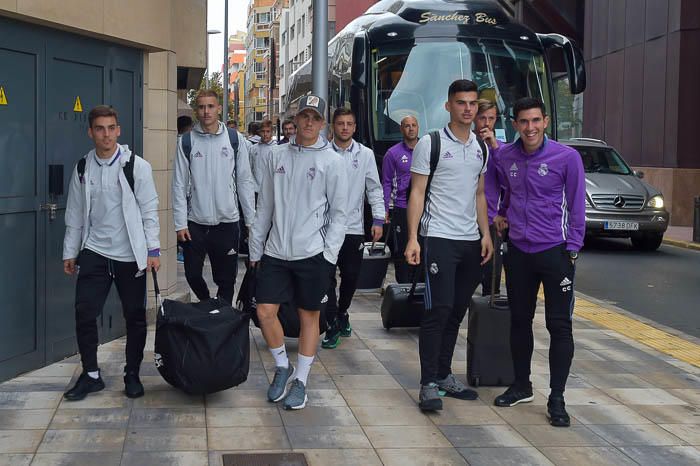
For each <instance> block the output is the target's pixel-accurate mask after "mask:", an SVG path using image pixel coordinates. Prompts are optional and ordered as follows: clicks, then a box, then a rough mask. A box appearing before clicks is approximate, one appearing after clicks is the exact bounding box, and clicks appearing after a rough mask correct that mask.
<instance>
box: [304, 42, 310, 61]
mask: <svg viewBox="0 0 700 466" xmlns="http://www.w3.org/2000/svg"><path fill="white" fill-rule="evenodd" d="M304 54H305V55H306V58H309V57H310V56H311V46H310V45H309V46H308V47H306V51H305V52H304Z"/></svg>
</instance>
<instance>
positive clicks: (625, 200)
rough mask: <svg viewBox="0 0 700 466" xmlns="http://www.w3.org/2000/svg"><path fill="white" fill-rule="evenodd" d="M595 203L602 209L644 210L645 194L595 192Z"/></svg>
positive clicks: (592, 197)
mask: <svg viewBox="0 0 700 466" xmlns="http://www.w3.org/2000/svg"><path fill="white" fill-rule="evenodd" d="M591 199H593V204H595V206H596V207H597V208H598V209H601V210H618V211H619V210H642V208H643V207H644V196H639V195H635V194H593V195H592V196H591Z"/></svg>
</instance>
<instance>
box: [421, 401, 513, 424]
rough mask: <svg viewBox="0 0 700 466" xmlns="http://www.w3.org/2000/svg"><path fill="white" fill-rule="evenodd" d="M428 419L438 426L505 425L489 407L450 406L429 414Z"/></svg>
mask: <svg viewBox="0 0 700 466" xmlns="http://www.w3.org/2000/svg"><path fill="white" fill-rule="evenodd" d="M429 418H430V419H431V420H432V421H433V422H434V423H435V425H438V426H447V425H463V426H479V425H497V424H505V423H506V421H504V420H503V418H502V417H501V416H499V415H498V414H496V411H495V410H494V409H492V408H491V407H490V406H484V405H467V404H462V405H461V406H450V407H449V408H448V409H443V410H442V411H439V412H437V413H431V414H430V415H429Z"/></svg>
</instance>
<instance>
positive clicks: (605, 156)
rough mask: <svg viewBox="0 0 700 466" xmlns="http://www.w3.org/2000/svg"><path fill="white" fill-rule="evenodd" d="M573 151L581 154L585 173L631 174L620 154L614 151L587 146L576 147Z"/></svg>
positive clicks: (608, 148) (607, 148)
mask: <svg viewBox="0 0 700 466" xmlns="http://www.w3.org/2000/svg"><path fill="white" fill-rule="evenodd" d="M575 149H576V150H577V151H578V152H579V154H581V160H582V161H583V168H584V170H585V171H586V173H611V174H615V175H631V174H632V169H631V168H630V167H629V165H627V164H626V163H625V161H624V160H623V159H622V157H621V156H620V154H618V153H617V152H615V149H612V148H610V147H588V146H577V147H575Z"/></svg>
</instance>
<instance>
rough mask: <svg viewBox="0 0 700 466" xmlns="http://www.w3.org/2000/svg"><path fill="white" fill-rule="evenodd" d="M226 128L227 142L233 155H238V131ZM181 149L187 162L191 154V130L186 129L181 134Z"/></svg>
mask: <svg viewBox="0 0 700 466" xmlns="http://www.w3.org/2000/svg"><path fill="white" fill-rule="evenodd" d="M226 130H227V132H228V142H229V143H230V144H231V147H232V148H233V156H234V157H238V147H239V141H238V131H236V130H235V129H233V128H226ZM182 151H183V152H184V153H185V158H186V159H187V162H189V161H190V157H191V156H192V132H191V131H188V132H186V133H185V134H183V135H182Z"/></svg>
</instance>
